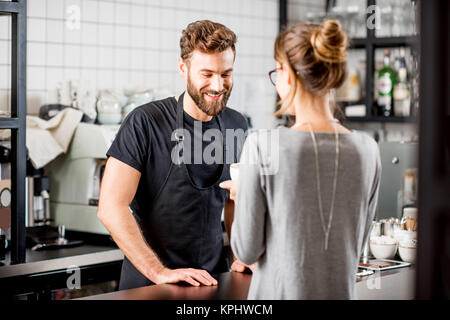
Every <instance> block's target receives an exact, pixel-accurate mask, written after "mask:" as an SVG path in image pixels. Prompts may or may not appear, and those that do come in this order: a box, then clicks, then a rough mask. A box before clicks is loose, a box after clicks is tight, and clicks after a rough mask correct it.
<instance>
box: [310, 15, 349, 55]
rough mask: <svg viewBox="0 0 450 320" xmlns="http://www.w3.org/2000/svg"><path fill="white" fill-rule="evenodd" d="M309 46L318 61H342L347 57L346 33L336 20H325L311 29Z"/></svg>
mask: <svg viewBox="0 0 450 320" xmlns="http://www.w3.org/2000/svg"><path fill="white" fill-rule="evenodd" d="M311 46H312V48H313V50H314V55H315V57H316V58H317V59H318V60H320V61H323V62H327V63H342V62H345V61H346V59H347V47H348V39H347V35H346V33H345V31H344V30H343V28H342V26H341V24H340V22H339V21H337V20H326V21H325V22H323V23H322V24H321V25H319V26H318V27H317V28H315V29H314V30H312V32H311Z"/></svg>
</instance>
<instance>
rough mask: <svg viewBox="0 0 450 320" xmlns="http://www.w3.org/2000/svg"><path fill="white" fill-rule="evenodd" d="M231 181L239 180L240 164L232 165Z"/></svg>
mask: <svg viewBox="0 0 450 320" xmlns="http://www.w3.org/2000/svg"><path fill="white" fill-rule="evenodd" d="M230 176H231V180H237V179H238V178H239V163H232V164H231V165H230Z"/></svg>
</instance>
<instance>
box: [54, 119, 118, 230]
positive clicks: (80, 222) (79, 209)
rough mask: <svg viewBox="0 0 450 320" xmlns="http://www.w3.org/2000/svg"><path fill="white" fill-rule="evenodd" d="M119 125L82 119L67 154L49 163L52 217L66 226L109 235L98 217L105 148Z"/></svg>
mask: <svg viewBox="0 0 450 320" xmlns="http://www.w3.org/2000/svg"><path fill="white" fill-rule="evenodd" d="M119 128H120V125H98V124H89V123H84V122H81V123H79V124H78V126H77V129H76V130H75V133H74V135H73V137H72V141H71V144H70V147H69V149H68V151H67V153H66V154H63V155H61V156H59V157H58V158H57V159H55V160H54V161H52V162H51V163H50V164H49V165H48V166H47V168H46V169H47V170H48V174H49V177H50V182H51V185H52V198H51V201H50V212H51V214H52V216H51V218H52V219H53V220H54V223H55V224H58V225H65V226H66V229H67V230H70V231H78V232H87V233H93V234H101V235H109V232H108V231H107V230H106V228H105V227H104V226H103V224H102V223H101V222H100V220H99V219H98V218H97V208H98V198H99V194H100V182H101V179H102V176H103V171H104V168H105V165H106V152H107V151H108V149H109V147H110V145H111V144H112V142H113V140H114V138H115V136H116V134H117V131H118V130H119Z"/></svg>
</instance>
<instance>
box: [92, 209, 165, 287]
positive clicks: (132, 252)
mask: <svg viewBox="0 0 450 320" xmlns="http://www.w3.org/2000/svg"><path fill="white" fill-rule="evenodd" d="M106 210H107V211H106V212H107V214H99V218H100V220H101V221H102V223H103V224H104V225H105V227H106V229H107V230H108V231H109V233H110V234H111V237H112V238H113V240H114V241H115V242H116V244H117V246H118V247H119V248H120V249H121V250H122V252H123V254H124V255H125V256H126V257H127V258H128V260H130V262H131V263H132V264H133V265H134V266H135V267H136V269H138V270H139V272H140V273H142V274H143V275H144V276H145V277H147V278H148V279H149V280H151V281H153V282H155V277H156V276H157V274H158V273H159V272H160V271H161V270H162V269H164V265H163V264H162V263H161V261H160V260H159V258H158V256H157V255H156V253H155V252H154V251H153V250H152V248H150V246H149V245H148V244H147V242H146V241H145V239H144V237H143V235H142V232H141V229H140V228H139V225H138V224H137V222H136V220H135V218H134V217H133V215H132V213H131V212H130V210H129V209H128V207H115V208H114V209H113V208H112V207H109V208H107V209H106Z"/></svg>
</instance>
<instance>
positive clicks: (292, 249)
mask: <svg viewBox="0 0 450 320" xmlns="http://www.w3.org/2000/svg"><path fill="white" fill-rule="evenodd" d="M347 47H348V43H347V36H346V34H345V32H344V31H343V29H342V27H341V25H340V23H339V22H338V21H336V20H327V21H325V22H324V23H323V24H322V25H312V24H299V25H296V26H294V27H292V28H290V29H288V30H286V31H284V32H282V33H280V34H279V35H278V37H277V39H276V41H275V61H276V69H275V70H274V71H273V72H271V73H272V77H271V80H272V82H274V85H275V86H276V90H277V92H278V94H279V96H280V98H281V100H280V103H281V108H280V109H279V111H278V113H277V114H282V113H285V112H288V113H290V114H293V115H295V124H294V125H293V126H292V127H290V128H286V127H281V128H279V129H273V130H268V131H269V133H271V134H272V135H273V134H275V133H276V134H275V136H277V135H278V139H277V140H276V142H268V141H267V140H268V139H266V138H265V137H267V130H266V131H258V132H253V133H252V134H250V135H249V136H248V138H247V140H246V143H245V145H244V148H243V151H242V155H241V160H240V161H241V164H240V167H239V179H238V181H237V183H236V182H235V181H228V182H226V183H223V187H225V188H227V189H229V190H230V197H231V198H232V199H235V206H236V207H235V220H234V223H233V225H232V230H231V247H232V249H233V252H234V255H235V256H236V258H237V259H239V260H240V261H242V262H244V263H246V264H248V265H251V264H253V263H256V264H255V266H254V270H253V277H252V281H251V285H250V289H249V294H248V298H249V299H354V298H356V297H355V282H356V272H357V268H358V262H359V258H360V256H361V253H362V250H363V247H364V244H365V242H366V241H367V238H368V234H369V230H370V226H371V222H372V220H373V218H374V214H375V210H376V206H377V199H378V189H379V181H380V173H381V166H380V158H379V150H378V146H377V144H376V142H375V141H374V140H373V139H372V138H371V137H370V136H369V135H367V134H365V133H362V132H358V131H351V130H349V129H347V128H345V127H344V126H343V125H342V124H341V123H339V122H338V121H337V120H336V119H334V117H333V114H334V112H333V111H334V110H333V106H332V105H331V103H330V100H331V98H330V96H331V92H332V90H333V89H335V88H338V87H339V86H340V85H342V83H343V82H344V80H345V77H346V67H347V66H346V57H347ZM275 74H276V79H275V78H274V77H273V76H274V75H275ZM269 135H270V134H269ZM269 140H270V139H269ZM271 141H273V140H271ZM274 143H276V144H277V145H274ZM274 150H275V151H274ZM268 168H270V169H268Z"/></svg>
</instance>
